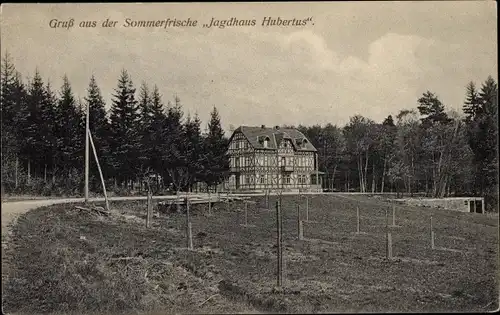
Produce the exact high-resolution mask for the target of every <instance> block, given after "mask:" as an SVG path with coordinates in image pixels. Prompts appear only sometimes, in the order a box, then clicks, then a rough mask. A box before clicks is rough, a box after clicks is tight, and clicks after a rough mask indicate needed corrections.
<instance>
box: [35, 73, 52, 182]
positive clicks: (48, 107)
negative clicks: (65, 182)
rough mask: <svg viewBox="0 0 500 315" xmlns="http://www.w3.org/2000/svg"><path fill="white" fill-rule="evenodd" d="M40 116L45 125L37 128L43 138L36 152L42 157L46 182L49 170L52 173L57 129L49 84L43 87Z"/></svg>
mask: <svg viewBox="0 0 500 315" xmlns="http://www.w3.org/2000/svg"><path fill="white" fill-rule="evenodd" d="M40 115H41V119H42V121H44V122H45V123H44V124H43V125H41V126H39V131H40V134H41V135H42V136H43V138H42V141H41V143H40V147H39V148H38V150H40V152H41V153H42V155H43V161H42V162H43V164H44V165H43V167H44V179H45V180H46V179H47V172H48V171H49V170H51V171H52V173H54V168H55V163H56V152H57V136H56V130H57V128H56V126H55V122H56V121H57V97H56V95H55V94H54V92H53V91H52V87H51V85H50V82H48V83H47V85H46V87H45V98H44V100H43V102H42V103H41V106H40ZM53 175H54V174H53ZM53 178H54V177H53Z"/></svg>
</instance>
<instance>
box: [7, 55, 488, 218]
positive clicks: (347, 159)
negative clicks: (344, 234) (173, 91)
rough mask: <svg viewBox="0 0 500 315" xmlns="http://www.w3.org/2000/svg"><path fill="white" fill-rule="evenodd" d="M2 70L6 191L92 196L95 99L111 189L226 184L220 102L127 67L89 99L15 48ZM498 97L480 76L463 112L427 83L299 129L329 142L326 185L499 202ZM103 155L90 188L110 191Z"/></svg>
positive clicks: (468, 86)
mask: <svg viewBox="0 0 500 315" xmlns="http://www.w3.org/2000/svg"><path fill="white" fill-rule="evenodd" d="M1 68H2V70H1V115H2V162H1V163H2V193H7V194H30V195H58V196H62V195H65V196H70V195H72V196H73V195H74V196H80V195H82V194H83V186H84V176H83V173H84V156H85V154H84V152H85V111H86V108H87V106H88V108H89V113H90V130H91V133H92V142H93V143H94V144H95V146H96V153H97V155H98V157H99V162H100V167H101V168H102V172H103V175H104V177H105V183H106V187H107V188H108V190H111V191H114V193H116V194H119V195H126V194H132V193H134V191H135V190H137V187H138V189H139V191H141V190H143V189H145V187H143V183H144V179H145V178H147V179H148V182H149V181H151V182H152V183H153V185H152V186H153V188H154V189H155V191H156V193H158V192H165V190H167V189H172V190H176V191H180V190H188V189H190V188H192V187H193V185H194V184H195V183H204V184H205V186H206V187H215V186H217V185H218V184H220V183H222V182H223V181H224V178H226V176H227V175H228V174H229V173H228V171H229V159H228V156H227V152H226V149H227V145H228V140H229V139H228V136H230V135H226V134H225V133H224V130H223V128H222V125H221V117H220V115H219V113H218V111H217V108H216V107H215V106H214V107H213V109H212V111H211V115H210V119H209V121H208V122H207V124H206V129H205V128H204V127H205V126H204V125H202V124H203V123H202V121H201V120H200V119H199V117H198V116H197V115H196V114H195V115H194V116H190V115H189V114H188V115H186V114H185V113H184V112H183V106H182V103H181V99H180V98H179V97H178V96H175V97H173V99H172V100H171V101H170V100H167V102H166V104H165V103H164V101H163V99H162V94H161V93H160V91H159V89H158V87H157V86H156V85H150V83H146V82H142V83H141V85H140V86H139V87H138V88H137V87H136V86H135V85H134V82H133V80H132V77H131V76H130V74H129V73H128V72H127V71H126V70H125V69H123V70H122V72H121V74H120V75H119V78H118V80H117V85H116V88H115V90H114V93H113V95H112V103H111V104H110V106H106V104H105V101H104V98H103V96H102V94H101V91H100V89H99V86H98V80H97V78H95V77H94V76H92V77H91V78H90V80H89V84H88V87H87V91H86V96H85V97H84V98H83V100H79V99H76V97H75V94H74V92H73V89H72V86H71V83H70V80H69V78H68V77H67V76H64V77H63V84H62V86H61V87H60V88H58V89H57V90H56V89H55V88H54V87H53V86H51V85H50V83H49V82H50V81H47V82H44V80H43V79H42V74H40V73H39V71H38V70H36V71H35V74H34V76H33V77H32V78H29V79H28V80H23V76H22V74H21V73H19V72H18V71H17V70H16V67H15V64H14V62H13V61H12V57H11V56H10V55H9V54H5V56H4V58H2V67H1ZM497 95H498V86H497V83H496V82H495V80H494V79H493V78H492V77H491V76H489V77H488V78H486V80H485V81H484V82H481V83H480V86H479V85H476V83H475V82H469V83H466V82H465V83H464V102H463V104H460V105H461V106H462V110H463V114H461V113H457V112H454V111H447V110H446V107H445V104H443V103H442V102H441V100H440V99H439V97H438V94H437V93H435V92H431V91H426V92H425V93H423V94H422V95H421V96H420V97H419V98H418V99H417V100H416V105H417V106H416V107H415V108H413V106H411V105H410V106H408V107H406V108H405V107H403V108H402V109H401V110H400V111H399V112H398V113H394V115H389V116H387V117H386V118H385V119H384V120H383V121H382V122H375V121H373V120H371V119H369V118H367V117H363V116H362V115H355V116H353V117H351V118H350V121H349V122H348V124H346V125H345V126H336V125H332V124H326V125H324V126H321V125H313V126H303V125H299V126H295V127H296V128H298V129H299V130H300V131H302V132H303V133H304V134H305V135H306V136H307V137H308V138H309V139H310V141H311V142H312V143H313V144H314V145H315V147H316V148H317V149H318V151H319V152H318V156H319V170H320V171H322V172H324V173H325V174H324V178H323V188H324V189H325V190H328V191H359V192H367V193H369V192H371V193H375V192H377V193H380V192H395V193H397V194H398V195H403V194H405V195H409V196H412V195H425V196H429V197H436V198H441V197H447V196H484V197H485V198H486V204H487V208H488V209H489V210H490V211H492V210H494V209H496V208H497V207H498V197H497V194H498V156H497V152H498V151H497V148H498V143H497V137H498V110H497V109H498V100H497ZM453 105H456V104H453ZM108 107H109V108H110V109H109V110H106V108H108ZM283 127H294V126H283ZM91 154H92V153H91ZM94 163H95V162H94V159H91V166H90V170H91V174H90V183H91V185H90V189H91V191H93V192H95V193H99V192H100V191H101V189H102V188H101V184H100V179H99V173H98V170H97V167H96V165H95V164H94ZM151 178H152V180H150V179H151ZM160 179H161V180H160Z"/></svg>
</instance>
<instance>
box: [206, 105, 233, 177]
mask: <svg viewBox="0 0 500 315" xmlns="http://www.w3.org/2000/svg"><path fill="white" fill-rule="evenodd" d="M227 146H228V139H226V137H225V136H224V131H223V130H222V126H221V122H220V117H219V112H218V111H217V108H216V107H215V106H214V108H213V110H212V112H211V113H210V121H209V123H208V134H207V137H206V138H205V152H206V154H207V156H206V159H205V161H206V165H205V172H204V173H205V174H204V179H205V182H206V183H207V185H208V186H212V185H217V184H220V183H221V182H222V181H223V180H224V179H225V177H226V176H227V175H228V173H227V172H228V171H229V156H228V154H227V149H228V147H227Z"/></svg>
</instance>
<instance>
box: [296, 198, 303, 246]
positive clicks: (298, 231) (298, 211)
mask: <svg viewBox="0 0 500 315" xmlns="http://www.w3.org/2000/svg"><path fill="white" fill-rule="evenodd" d="M297 237H298V238H299V240H301V239H302V238H301V237H300V205H299V204H297Z"/></svg>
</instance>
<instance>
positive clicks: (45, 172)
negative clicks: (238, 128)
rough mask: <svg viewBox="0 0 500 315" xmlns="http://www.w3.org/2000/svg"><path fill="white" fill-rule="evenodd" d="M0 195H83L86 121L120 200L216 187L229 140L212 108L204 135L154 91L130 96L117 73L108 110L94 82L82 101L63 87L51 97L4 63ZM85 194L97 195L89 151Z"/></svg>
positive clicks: (37, 80)
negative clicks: (139, 193)
mask: <svg viewBox="0 0 500 315" xmlns="http://www.w3.org/2000/svg"><path fill="white" fill-rule="evenodd" d="M1 80H2V88H1V104H2V107H1V110H2V112H1V114H2V190H3V192H7V193H31V194H43V195H50V194H56V195H63V194H66V195H68V194H69V195H79V194H81V193H82V191H83V186H84V180H83V178H84V177H83V172H84V156H85V154H84V151H85V117H86V109H87V107H88V109H89V117H90V119H89V121H90V130H91V133H92V140H93V141H92V142H93V143H94V144H95V147H96V153H97V155H98V157H99V164H100V166H101V168H102V170H103V174H104V177H105V182H106V186H107V188H110V189H113V190H115V191H116V192H117V193H127V192H129V193H130V191H132V190H134V189H135V190H136V189H137V188H139V190H141V189H145V187H144V185H143V184H147V183H149V184H151V185H150V186H151V187H153V189H154V190H156V191H157V192H158V191H160V190H164V189H173V190H176V191H179V190H187V189H190V188H191V187H192V186H193V184H194V183H197V182H202V183H205V184H206V187H213V186H215V185H217V184H219V183H221V182H222V181H223V179H224V177H225V176H226V173H227V171H228V169H229V159H228V156H227V152H226V148H227V144H228V143H227V141H228V139H227V138H226V137H225V135H224V131H223V129H222V127H221V120H220V116H219V113H218V111H217V108H216V107H215V106H214V108H213V110H212V112H211V115H210V121H209V122H208V126H207V129H208V132H206V133H202V130H201V128H202V127H201V120H200V119H199V117H198V115H196V114H195V115H194V116H191V115H189V114H188V115H185V114H184V112H183V109H182V105H181V101H180V98H179V97H177V96H175V97H174V99H173V102H170V101H169V102H167V104H166V105H165V104H164V103H163V101H162V96H161V94H160V92H159V90H158V87H157V86H154V87H152V88H150V87H149V86H148V85H147V84H146V83H145V82H143V83H142V84H141V86H140V88H139V90H138V91H137V92H136V88H135V86H134V83H133V81H132V78H131V76H130V75H129V74H128V72H127V71H126V70H122V72H121V74H120V77H119V79H118V82H117V86H116V88H115V90H114V93H113V95H112V103H111V108H110V110H109V111H106V108H105V102H104V99H103V97H102V94H101V91H100V89H99V86H98V84H97V80H96V78H95V77H94V76H92V77H91V78H90V82H89V85H88V88H87V94H86V96H85V98H84V99H83V100H77V99H75V96H74V93H73V91H72V87H71V84H70V81H69V79H68V77H67V76H64V77H63V84H62V86H61V88H60V91H59V93H56V92H55V91H54V89H53V87H52V86H51V84H50V82H47V83H44V82H43V79H42V76H41V74H40V73H39V72H38V70H37V71H35V74H34V76H33V78H31V79H30V80H28V81H29V82H27V83H24V82H23V80H22V77H21V74H20V73H19V72H18V71H16V68H15V65H14V64H13V62H12V60H11V57H10V56H9V55H8V54H6V55H5V57H4V58H3V60H2V72H1ZM90 154H91V155H90V157H91V159H90V164H91V165H90V189H91V191H94V192H99V191H101V189H102V188H101V184H100V179H99V174H98V171H97V167H96V165H95V164H94V163H95V162H94V159H93V158H92V151H90Z"/></svg>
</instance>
